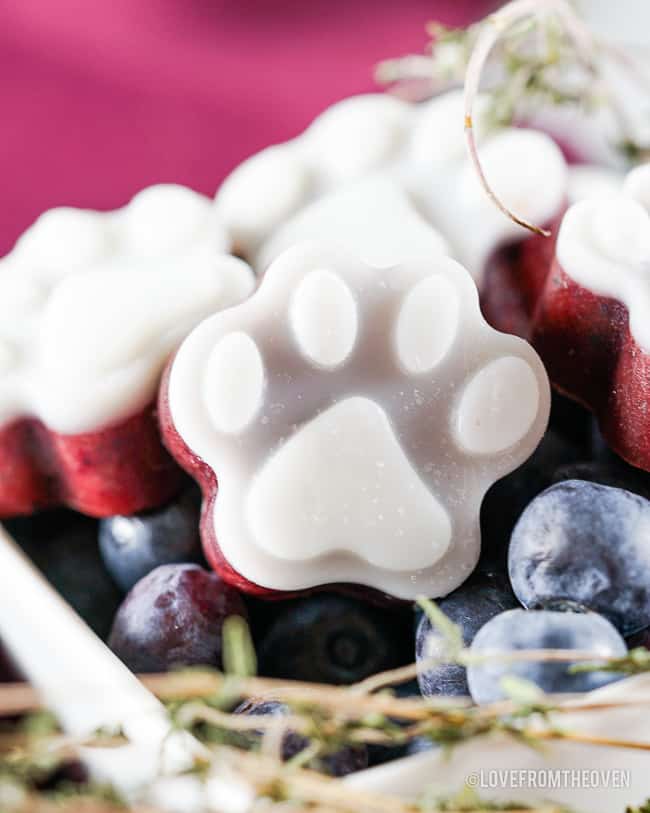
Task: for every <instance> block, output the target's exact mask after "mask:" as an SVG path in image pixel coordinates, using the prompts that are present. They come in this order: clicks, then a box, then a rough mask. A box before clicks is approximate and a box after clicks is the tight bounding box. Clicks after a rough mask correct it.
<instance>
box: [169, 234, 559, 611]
mask: <svg viewBox="0 0 650 813" xmlns="http://www.w3.org/2000/svg"><path fill="white" fill-rule="evenodd" d="M548 410H549V389H548V382H547V378H546V374H545V372H544V368H543V367H542V365H541V363H540V361H539V359H538V357H537V356H536V354H535V352H534V351H533V350H532V349H531V347H530V346H529V345H527V344H526V343H525V342H523V341H522V340H520V339H518V338H516V337H513V336H508V335H505V334H500V333H497V332H496V331H494V330H493V329H492V328H490V327H489V326H488V325H487V324H486V323H485V322H484V320H483V319H482V317H481V315H480V312H479V309H478V301H477V294H476V288H475V286H474V284H473V282H472V280H471V278H470V276H469V275H468V274H467V273H466V272H465V271H464V269H463V268H462V267H461V266H460V265H458V263H456V262H455V261H453V260H451V259H449V258H447V257H443V256H440V257H439V258H435V259H432V260H428V261H412V262H410V263H405V264H402V265H399V266H395V267H392V268H388V269H379V268H377V267H373V266H368V265H366V264H364V263H363V262H361V261H360V260H358V259H354V258H353V257H352V256H351V255H348V254H346V253H342V252H338V251H336V250H334V249H333V248H331V247H324V246H321V245H318V244H307V245H302V246H296V247H294V248H293V249H290V250H289V251H287V252H286V253H284V254H282V255H281V256H280V257H279V258H278V259H277V260H276V261H275V262H274V263H273V264H272V266H271V267H270V268H269V270H268V271H267V273H266V275H265V277H264V279H263V281H262V284H261V286H260V288H259V289H258V290H257V292H256V293H255V295H254V296H253V297H251V299H250V300H249V301H248V302H246V303H243V304H242V305H240V306H238V307H235V308H231V309H229V310H228V311H226V312H223V313H221V314H217V315H215V316H213V317H211V318H210V319H207V320H206V321H205V322H203V323H202V324H201V325H200V326H199V327H198V328H196V329H195V330H194V331H192V333H191V334H190V335H189V336H188V338H187V339H186V340H185V341H184V342H183V344H182V346H181V348H180V349H179V351H178V354H177V355H176V357H175V360H174V362H173V364H172V366H171V370H170V372H169V376H168V379H167V381H166V383H165V385H164V386H163V388H162V392H161V418H162V423H163V429H164V432H165V437H166V442H167V445H168V447H169V448H170V450H171V451H172V454H174V456H175V457H176V458H177V459H178V461H179V462H180V463H181V465H183V466H184V467H185V468H186V469H187V470H188V471H189V472H190V473H191V474H192V475H193V476H194V477H195V478H197V479H198V480H199V481H200V482H201V485H202V487H203V491H204V496H205V498H206V501H207V504H206V505H205V506H204V516H203V527H202V532H203V543H204V548H205V551H206V555H207V557H208V559H209V561H210V562H211V564H212V565H213V566H214V567H215V568H216V569H217V570H218V571H219V572H220V573H221V574H222V575H223V577H224V578H226V579H227V580H229V581H231V582H232V583H234V584H237V585H239V586H240V587H241V588H242V589H244V590H246V591H249V592H252V593H258V594H262V595H263V594H267V595H273V594H277V593H278V592H279V591H295V590H303V589H308V588H313V587H316V586H320V585H325V584H330V583H341V582H347V583H351V584H356V585H364V586H367V587H371V588H376V589H377V590H380V591H383V592H385V593H388V594H390V595H392V596H396V597H399V598H404V599H411V598H413V597H414V596H416V595H419V594H423V593H424V594H427V595H430V596H438V595H444V594H446V593H448V592H450V591H451V590H452V589H454V588H455V587H457V586H458V585H459V584H460V583H461V582H463V581H464V580H465V579H466V578H467V576H468V575H469V574H470V572H471V570H472V568H473V567H474V565H475V564H476V560H477V558H478V554H479V547H480V535H479V529H478V511H479V507H480V503H481V500H482V498H483V495H484V493H485V491H486V489H487V488H488V487H489V486H490V485H491V483H493V482H494V481H495V480H496V479H498V478H499V477H503V476H504V475H505V474H506V473H508V472H509V471H511V470H512V469H513V468H515V467H516V466H518V465H520V464H521V463H522V462H523V461H524V460H525V459H526V458H527V457H528V456H529V455H530V454H531V452H532V451H533V449H534V448H535V446H536V445H537V443H538V442H539V440H540V438H541V436H542V434H543V431H544V429H545V427H546V422H547V419H548ZM217 483H218V490H217Z"/></svg>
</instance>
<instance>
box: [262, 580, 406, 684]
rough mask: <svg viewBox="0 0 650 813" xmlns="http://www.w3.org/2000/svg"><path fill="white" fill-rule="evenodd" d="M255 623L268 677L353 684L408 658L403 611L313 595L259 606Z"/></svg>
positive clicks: (404, 611)
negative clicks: (257, 618)
mask: <svg viewBox="0 0 650 813" xmlns="http://www.w3.org/2000/svg"><path fill="white" fill-rule="evenodd" d="M264 615H265V616H266V619H264V617H263V616H264ZM265 621H266V624H265ZM259 622H260V623H259V624H257V623H256V626H257V628H258V630H259V631H260V632H259V640H258V647H257V654H258V659H259V667H260V672H261V674H264V675H268V676H273V677H282V678H295V679H296V680H308V681H314V682H316V683H333V684H343V683H355V682H357V681H359V680H363V678H365V677H368V676H369V675H373V674H375V673H376V672H381V671H383V670H384V669H391V668H393V667H396V666H400V665H401V664H404V663H408V662H409V661H411V660H412V658H413V650H412V645H413V644H412V641H413V637H412V632H411V629H412V628H411V624H412V616H411V613H410V610H409V609H402V608H397V607H391V608H386V607H376V606H374V605H371V604H368V603H366V602H363V601H360V600H357V599H353V598H350V597H348V596H341V595H333V594H330V593H317V594H314V595H312V596H308V597H306V598H302V599H298V600H294V601H284V602H282V603H281V604H269V603H265V604H264V605H263V610H262V611H261V612H260V613H259ZM264 626H266V629H263V627H264Z"/></svg>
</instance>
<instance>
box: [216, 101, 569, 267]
mask: <svg viewBox="0 0 650 813" xmlns="http://www.w3.org/2000/svg"><path fill="white" fill-rule="evenodd" d="M481 107H482V105H481V103H480V100H479V104H478V112H477V115H476V120H477V130H478V132H479V148H480V150H481V155H482V157H483V160H484V163H485V167H486V171H487V174H488V177H489V180H490V182H491V184H492V186H493V187H494V189H495V191H496V193H497V194H498V195H499V196H500V197H502V198H503V199H504V201H505V202H506V203H507V204H508V205H510V206H511V207H513V208H515V209H516V210H517V211H518V212H519V213H520V214H522V216H524V217H527V218H528V219H530V220H532V221H534V222H536V223H542V224H545V223H547V222H549V221H550V220H551V219H552V218H553V217H555V216H556V215H557V214H558V213H559V211H560V209H561V207H562V206H563V204H564V201H565V197H566V184H567V178H566V165H565V162H564V159H563V157H562V154H561V152H560V150H559V148H558V147H557V146H556V145H555V144H554V142H553V141H552V140H551V139H550V138H549V137H548V136H546V135H544V134H543V133H535V132H532V131H527V130H521V129H508V130H503V131H500V132H498V133H497V134H496V135H494V134H487V133H486V134H485V136H484V137H481V130H482V123H481ZM463 128H464V114H463V100H462V93H461V92H459V91H451V92H449V93H446V94H443V95H441V96H438V97H436V98H434V99H432V100H430V101H428V102H426V103H423V104H420V105H412V104H408V103H406V102H404V101H401V100H399V99H396V98H394V97H391V96H388V95H386V94H367V95H362V96H353V97H351V98H349V99H344V100H343V101H341V102H339V103H337V104H335V105H333V106H332V107H330V108H328V109H327V110H326V111H325V112H324V113H322V114H321V115H320V116H318V117H317V118H316V119H315V120H314V122H313V123H312V124H311V125H310V126H309V127H308V128H307V129H306V130H305V131H304V133H302V134H301V135H299V136H298V137H297V138H295V139H293V140H292V141H288V142H286V143H284V144H281V145H277V146H274V147H269V148H268V149H266V150H263V151H262V152H260V153H258V154H256V155H254V156H252V157H251V158H249V159H248V160H247V161H244V162H243V163H242V164H241V165H240V166H239V167H237V168H236V169H235V170H234V171H233V172H232V173H231V175H230V176H229V177H228V178H227V179H226V180H225V181H224V183H223V185H222V186H221V188H220V189H219V190H218V192H217V196H216V209H217V212H218V214H219V217H220V218H221V220H222V221H223V223H224V224H225V225H226V227H227V228H228V230H229V232H230V233H231V235H232V237H233V240H234V242H235V244H236V246H237V247H238V249H240V250H241V251H242V252H243V253H244V255H245V256H246V257H247V258H248V259H249V260H256V262H257V265H258V267H260V266H263V263H264V262H268V261H270V260H271V259H272V257H273V256H275V255H276V254H277V251H276V250H275V249H274V250H273V251H271V250H270V249H269V246H271V247H273V246H275V247H276V248H277V246H278V244H279V246H280V247H284V246H286V245H287V241H288V236H289V234H290V230H289V226H288V225H287V222H288V221H290V223H291V228H292V229H296V232H297V233H298V232H299V231H300V229H301V228H304V222H303V221H302V218H301V213H302V211H303V209H304V208H305V207H306V206H308V205H309V204H310V203H312V202H313V201H315V200H317V199H319V198H321V197H322V196H323V195H326V194H328V193H336V192H339V191H341V190H342V189H343V188H344V187H347V186H348V185H349V184H350V183H351V182H353V181H359V180H361V179H362V178H364V177H366V176H369V175H370V176H373V177H376V176H378V175H384V176H385V177H386V178H387V179H390V180H392V182H393V183H396V184H397V185H399V186H400V187H401V188H402V189H403V190H404V191H405V192H406V193H407V195H408V196H409V197H410V198H411V200H412V202H413V203H414V204H415V206H416V208H417V209H418V211H419V212H421V213H422V214H423V215H424V216H425V217H426V218H427V219H428V220H429V221H430V223H431V225H432V226H433V227H435V228H436V229H437V230H439V231H440V232H441V233H442V235H443V237H444V238H445V239H446V240H448V241H449V243H450V247H451V251H452V252H453V253H454V255H455V256H457V257H458V258H459V259H460V260H461V262H463V264H464V265H466V266H467V267H468V269H469V271H470V273H471V274H472V276H473V277H474V278H475V279H476V280H477V281H478V282H480V279H481V275H482V272H483V266H484V264H485V261H486V259H487V257H488V256H489V255H490V254H491V253H492V251H494V250H495V249H496V248H497V247H498V246H500V245H502V244H503V243H505V242H507V241H510V240H518V239H523V238H525V237H526V234H525V233H524V232H523V231H522V230H521V228H520V227H518V226H516V225H515V224H513V223H511V222H510V221H509V220H508V219H507V218H506V217H504V215H503V214H502V213H501V212H499V211H498V210H497V209H496V208H495V207H494V204H493V203H492V202H491V201H490V200H489V199H488V198H487V196H486V194H485V192H484V190H483V189H481V188H480V185H479V184H478V182H477V180H476V178H475V171H474V169H473V168H472V167H471V166H470V162H469V160H468V158H467V154H466V149H465V139H464V134H463ZM346 205H347V204H345V203H343V204H342V206H346ZM310 211H313V209H311V210H310ZM326 220H328V221H329V222H328V229H330V228H331V230H332V233H331V235H330V232H329V230H328V231H327V232H326V233H325V234H324V235H320V237H321V239H328V240H329V239H331V240H332V241H333V243H334V244H336V242H337V234H336V233H335V231H336V228H338V226H337V224H336V222H335V220H334V218H333V217H332V216H331V214H330V215H328V216H327V218H326ZM307 222H308V223H309V224H310V228H313V223H314V221H313V220H311V215H310V218H309V219H308V220H307ZM355 222H356V223H357V224H360V225H359V229H360V232H363V231H364V225H363V223H362V222H361V217H360V215H357V216H356V218H355ZM377 222H378V224H381V223H382V222H383V218H382V217H381V216H380V215H378V219H377ZM296 224H300V228H299V227H298V226H296ZM399 228H401V227H399ZM399 228H397V229H396V232H395V234H396V237H395V238H394V239H395V242H396V244H399V241H400V238H399V235H400V231H399ZM365 231H366V232H367V231H368V226H365ZM342 233H343V237H342V238H340V239H339V242H343V241H346V242H347V241H348V240H349V234H350V233H351V227H350V226H346V227H344V228H342ZM276 240H277V241H278V243H276V242H275V241H276ZM360 242H361V243H362V244H363V246H364V248H365V253H366V255H367V253H368V251H367V248H366V242H367V241H366V239H365V236H363V235H362V236H361V237H360ZM404 242H406V241H404ZM391 248H392V247H391ZM422 248H426V246H424V245H423V246H422ZM382 253H383V252H380V254H382ZM388 254H389V255H390V256H394V254H395V252H394V251H392V252H388ZM408 256H412V255H411V254H401V253H398V256H396V257H395V261H402V260H404V259H406V258H407V257H408Z"/></svg>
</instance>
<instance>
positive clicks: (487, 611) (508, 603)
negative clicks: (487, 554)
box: [415, 577, 519, 697]
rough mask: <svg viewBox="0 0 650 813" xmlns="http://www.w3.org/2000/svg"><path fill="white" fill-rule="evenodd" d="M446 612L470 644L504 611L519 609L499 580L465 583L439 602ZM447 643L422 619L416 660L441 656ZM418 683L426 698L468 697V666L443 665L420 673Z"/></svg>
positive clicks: (472, 580)
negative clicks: (479, 632)
mask: <svg viewBox="0 0 650 813" xmlns="http://www.w3.org/2000/svg"><path fill="white" fill-rule="evenodd" d="M438 606H439V607H440V609H441V610H442V611H443V613H444V614H445V615H446V616H447V617H448V618H449V619H450V620H451V621H453V622H454V624H457V625H458V626H459V627H460V628H461V630H462V633H463V640H464V641H465V644H466V645H469V644H471V643H472V641H473V640H474V636H475V635H476V633H477V632H478V631H479V629H480V628H481V627H482V626H483V625H484V624H485V623H487V622H488V621H489V620H490V619H491V618H493V617H494V616H495V615H498V614H499V613H501V612H503V611H504V610H509V609H512V608H513V607H518V606H519V604H518V602H517V599H516V598H515V596H514V594H513V592H512V590H510V588H509V587H508V586H507V585H505V584H503V583H502V582H499V581H497V580H493V579H485V578H480V577H479V578H474V579H470V581H469V582H465V584H463V585H462V586H461V587H459V588H458V589H457V590H454V592H453V593H450V595H448V596H447V597H446V598H443V599H440V601H438ZM441 644H443V640H442V638H441V636H440V634H439V633H438V631H437V630H436V629H435V628H434V627H433V626H432V625H431V622H430V621H429V619H428V618H427V616H426V615H423V616H422V618H421V619H420V623H419V625H418V629H417V632H416V635H415V658H416V661H417V662H418V664H420V663H424V662H425V661H427V660H428V659H430V658H434V657H436V656H439V655H440V654H441V652H442V649H441ZM418 682H419V685H420V691H421V692H422V694H423V696H424V697H433V696H435V695H468V694H469V689H468V688H467V678H466V674H465V667H464V666H458V665H456V664H441V665H440V666H434V667H429V668H422V669H420V670H419V674H418Z"/></svg>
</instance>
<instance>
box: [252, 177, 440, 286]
mask: <svg viewBox="0 0 650 813" xmlns="http://www.w3.org/2000/svg"><path fill="white" fill-rule="evenodd" d="M305 240H327V241H328V242H330V243H332V244H333V245H334V246H338V247H339V248H343V249H346V250H347V251H350V252H352V253H354V254H356V255H358V256H359V257H360V259H362V260H364V261H365V262H368V263H370V264H371V265H378V266H387V265H394V264H395V263H398V262H401V261H402V260H405V259H408V258H409V257H429V256H436V255H438V254H449V253H450V251H451V249H450V247H449V244H448V242H447V241H446V240H445V239H444V238H443V237H442V235H441V234H440V232H439V231H438V230H437V229H434V228H433V226H431V224H430V223H428V222H427V221H426V220H425V219H424V217H423V216H422V215H421V214H420V213H419V212H418V211H417V209H416V207H415V206H414V204H413V202H412V201H411V199H410V198H409V196H408V195H407V194H406V192H404V190H403V189H402V187H401V186H400V184H398V183H397V182H396V181H395V180H394V179H393V178H391V177H390V176H389V175H387V174H383V175H382V174H379V175H370V176H368V177H367V178H363V179H362V180H360V181H353V182H351V183H348V184H344V186H343V187H342V188H341V189H338V190H336V191H334V192H330V193H328V194H325V195H323V197H321V198H318V199H317V200H314V201H312V202H311V203H309V204H307V205H306V206H305V207H304V208H303V209H301V210H300V211H298V212H297V214H295V215H294V216H293V217H291V218H289V220H287V221H286V222H285V223H283V224H282V225H281V226H280V227H279V228H278V229H277V230H276V231H275V232H274V233H273V234H272V236H271V237H270V238H269V239H268V240H266V241H265V242H264V243H263V244H262V246H261V248H260V250H259V251H258V252H257V254H256V259H255V263H254V265H255V268H256V269H257V270H258V271H260V272H261V271H263V270H264V269H265V268H268V266H269V265H270V263H271V262H272V261H273V260H274V259H275V258H276V257H277V256H278V255H279V254H281V253H282V252H283V251H285V250H286V249H287V248H291V246H292V245H294V244H295V243H300V242H303V241H305Z"/></svg>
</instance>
